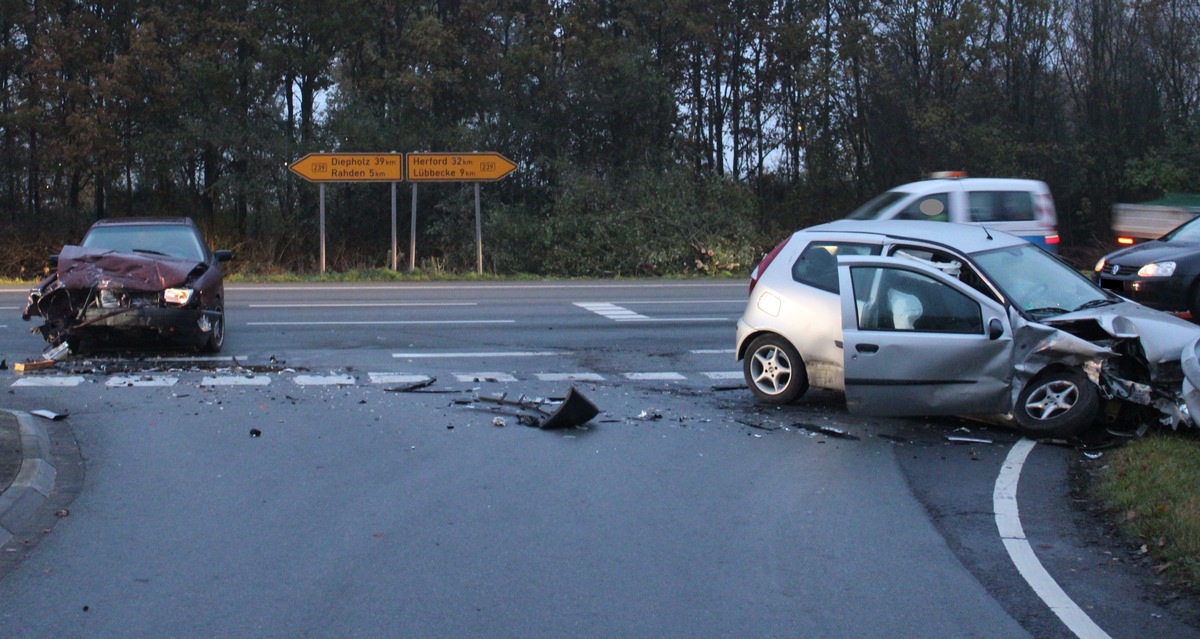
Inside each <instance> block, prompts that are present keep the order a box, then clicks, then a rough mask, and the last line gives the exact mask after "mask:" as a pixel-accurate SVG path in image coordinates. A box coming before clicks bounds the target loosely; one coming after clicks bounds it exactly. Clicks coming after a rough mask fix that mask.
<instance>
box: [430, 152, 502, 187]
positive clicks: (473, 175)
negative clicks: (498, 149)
mask: <svg viewBox="0 0 1200 639" xmlns="http://www.w3.org/2000/svg"><path fill="white" fill-rule="evenodd" d="M407 160H408V161H407V164H408V181H409V182H494V181H496V180H499V179H500V178H502V177H504V176H506V175H508V174H509V173H512V172H513V171H515V170H517V165H516V164H513V161H512V160H510V159H508V158H506V157H504V156H503V155H500V154H499V153H409V154H408V158H407Z"/></svg>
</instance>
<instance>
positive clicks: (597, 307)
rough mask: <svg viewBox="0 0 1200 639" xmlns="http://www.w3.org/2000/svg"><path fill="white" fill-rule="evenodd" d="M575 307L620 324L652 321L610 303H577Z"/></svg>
mask: <svg viewBox="0 0 1200 639" xmlns="http://www.w3.org/2000/svg"><path fill="white" fill-rule="evenodd" d="M575 306H578V307H579V308H582V309H584V310H588V311H591V312H593V313H595V314H597V315H601V316H603V317H607V318H608V319H611V320H617V321H618V322H619V321H628V320H648V319H650V318H649V317H646V316H645V315H642V314H640V313H634V312H633V311H631V310H629V309H627V308H625V307H623V306H617V305H616V304H609V303H608V302H575Z"/></svg>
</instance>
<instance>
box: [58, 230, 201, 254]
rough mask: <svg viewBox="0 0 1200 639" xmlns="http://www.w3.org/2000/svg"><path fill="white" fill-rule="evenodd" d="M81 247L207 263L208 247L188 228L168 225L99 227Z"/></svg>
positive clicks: (91, 231) (87, 237)
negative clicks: (206, 249) (205, 256)
mask: <svg viewBox="0 0 1200 639" xmlns="http://www.w3.org/2000/svg"><path fill="white" fill-rule="evenodd" d="M80 245H81V246H86V247H88V248H98V249H108V250H110V251H117V252H120V253H141V254H143V255H165V256H168V257H177V258H181V259H186V260H196V261H197V262H202V261H204V247H203V246H202V245H201V244H200V239H199V238H198V237H196V233H195V232H194V231H192V229H191V227H188V226H182V225H179V226H172V225H166V224H123V225H121V226H98V227H96V228H93V229H91V230H90V231H88V233H87V235H86V236H84V238H83V242H81V243H80Z"/></svg>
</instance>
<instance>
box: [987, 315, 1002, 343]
mask: <svg viewBox="0 0 1200 639" xmlns="http://www.w3.org/2000/svg"><path fill="white" fill-rule="evenodd" d="M1002 335H1004V324H1003V323H1002V322H1001V321H1000V320H998V319H996V318H995V317H993V318H992V321H990V322H988V339H990V340H992V341H996V340H998V339H1000V337H1001V336H1002Z"/></svg>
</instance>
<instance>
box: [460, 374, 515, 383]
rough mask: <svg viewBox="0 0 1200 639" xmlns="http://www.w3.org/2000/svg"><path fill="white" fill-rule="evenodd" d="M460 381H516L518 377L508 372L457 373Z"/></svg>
mask: <svg viewBox="0 0 1200 639" xmlns="http://www.w3.org/2000/svg"><path fill="white" fill-rule="evenodd" d="M454 377H455V378H457V379H458V381H460V382H515V381H517V378H516V377H513V376H512V375H509V374H508V373H455V374H454Z"/></svg>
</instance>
